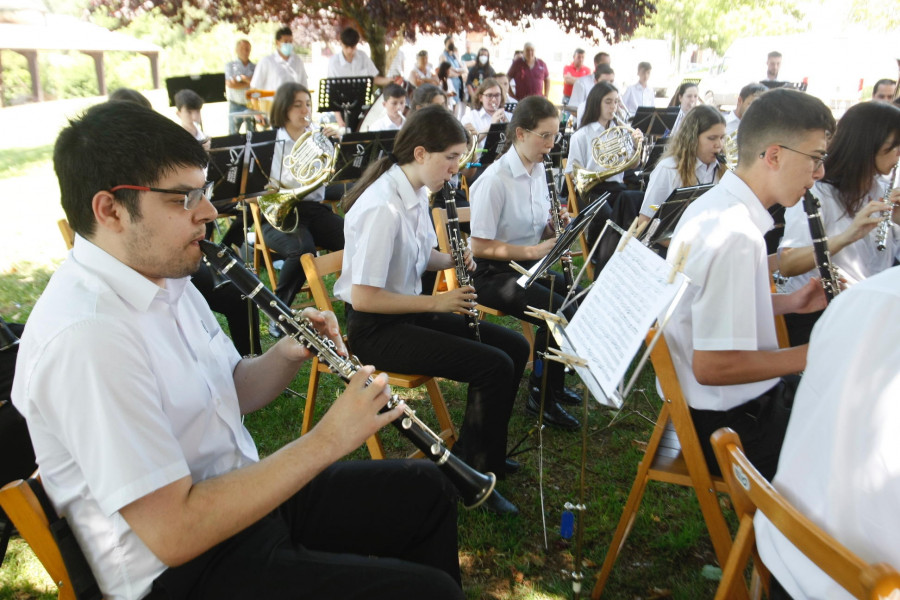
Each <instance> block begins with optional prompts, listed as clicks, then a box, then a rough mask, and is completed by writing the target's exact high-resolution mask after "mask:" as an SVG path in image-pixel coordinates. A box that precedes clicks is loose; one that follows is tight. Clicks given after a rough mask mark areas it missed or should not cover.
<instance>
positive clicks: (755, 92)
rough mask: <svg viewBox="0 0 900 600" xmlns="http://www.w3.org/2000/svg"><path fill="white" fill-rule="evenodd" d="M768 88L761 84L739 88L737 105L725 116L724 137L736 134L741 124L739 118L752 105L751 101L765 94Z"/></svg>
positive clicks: (750, 84)
mask: <svg viewBox="0 0 900 600" xmlns="http://www.w3.org/2000/svg"><path fill="white" fill-rule="evenodd" d="M767 89H768V88H767V87H766V86H764V85H763V84H761V83H749V84H747V85H745V86H744V87H742V88H741V91H740V93H739V94H738V99H737V105H736V106H735V107H734V110H733V111H731V112H730V113H728V114H727V115H725V135H732V134H734V133H736V132H737V130H738V126H739V125H740V124H741V117H743V116H744V113H745V112H747V109H748V108H750V105H751V104H753V101H754V100H756V98H757V97H759V95H760V94H762V93H763V92H765V91H766V90H767Z"/></svg>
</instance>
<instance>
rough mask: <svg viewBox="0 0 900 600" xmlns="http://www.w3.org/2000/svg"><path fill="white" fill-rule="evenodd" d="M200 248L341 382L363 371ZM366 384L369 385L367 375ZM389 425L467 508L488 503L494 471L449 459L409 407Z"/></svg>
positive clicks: (242, 273) (246, 277)
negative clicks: (447, 481)
mask: <svg viewBox="0 0 900 600" xmlns="http://www.w3.org/2000/svg"><path fill="white" fill-rule="evenodd" d="M200 250H201V251H202V252H203V254H204V255H205V257H206V260H207V261H208V262H209V264H210V265H212V266H213V267H214V268H215V269H216V270H217V271H219V272H220V273H222V275H224V276H225V277H227V278H228V279H230V280H231V281H232V283H234V285H235V286H236V287H237V289H238V290H240V292H241V293H242V294H244V295H245V296H247V297H248V298H250V299H251V300H253V302H254V303H255V304H256V305H257V306H258V307H259V309H260V310H261V311H262V312H264V313H265V314H266V315H267V316H268V317H269V318H270V319H272V320H273V321H275V322H276V323H278V326H279V327H280V328H281V330H282V331H284V333H285V334H286V335H288V336H290V337H292V338H293V339H295V340H296V341H297V342H298V343H300V344H302V345H303V346H305V347H306V348H307V349H309V350H310V352H314V353H315V354H316V355H317V356H318V357H319V360H321V361H322V362H324V363H325V364H327V365H328V366H329V367H330V368H331V370H332V371H333V372H334V373H336V374H337V375H338V376H340V378H341V379H343V380H344V381H345V382H348V381H350V378H351V377H353V375H354V374H355V373H356V372H357V371H358V370H359V369H360V367H362V365H361V364H360V362H359V359H357V358H356V357H355V356H351V357H349V358H345V357H343V356H341V355H340V354H338V352H337V350H336V348H335V345H334V342H332V341H331V340H329V339H328V338H326V337H323V336H322V335H321V334H319V332H318V331H316V329H315V327H314V326H313V324H312V323H311V322H310V320H309V319H303V318H297V316H296V315H295V313H294V311H293V310H291V308H290V307H289V306H288V305H287V304H285V303H284V302H283V301H282V300H280V299H279V298H278V297H277V296H276V295H275V294H273V293H272V291H271V290H270V289H269V288H267V287H266V286H265V284H263V282H262V281H260V280H259V278H258V277H257V276H256V275H255V274H254V273H253V272H252V271H250V270H249V269H248V268H247V267H245V266H244V265H243V264H242V263H241V262H239V261H238V260H237V259H235V257H234V256H233V255H232V254H231V253H230V252H228V250H226V249H225V247H224V246H221V245H219V244H215V243H213V242H209V241H206V240H201V241H200ZM368 382H369V383H371V382H372V378H371V377H370V378H369V380H368ZM399 403H400V399H399V398H398V397H397V396H396V395H393V396H391V399H390V400H389V401H388V403H387V405H386V406H385V407H384V408H383V409H382V410H381V412H385V411H388V410H390V409H392V408H393V407H395V406H397V405H398V404H399ZM391 424H392V425H394V427H396V428H397V429H398V430H399V431H400V433H402V434H403V435H404V436H406V437H407V438H408V439H409V440H410V441H411V442H412V443H413V445H414V446H415V447H416V448H418V449H419V450H421V451H422V452H423V453H424V454H425V456H427V457H428V458H430V459H431V460H432V461H434V462H435V464H437V466H438V467H440V469H441V471H442V472H443V473H444V475H445V476H446V477H447V478H448V479H450V481H451V482H452V483H453V485H454V486H456V489H457V490H459V493H460V496H461V498H462V501H463V504H464V505H465V506H466V508H475V507H476V506H478V505H479V504H481V503H482V502H484V501H485V500H487V499H488V497H489V496H490V495H491V493H492V492H493V491H494V484H495V483H496V481H497V477H496V476H495V475H494V474H493V473H480V472H478V471H476V470H475V469H473V468H472V467H470V466H469V465H467V464H466V463H464V462H463V461H462V460H461V459H460V458H459V457H457V456H454V455H453V454H452V453H451V452H450V451H449V450H447V448H445V447H444V445H443V443H442V441H441V438H440V436H438V435H437V434H436V433H434V432H433V431H432V430H431V429H429V427H428V426H427V425H426V424H425V423H423V422H422V420H421V419H419V418H418V417H417V416H416V413H415V411H414V410H412V409H411V408H409V407H408V406H404V408H403V416H402V417H401V418H399V419H396V420H395V421H393V422H392V423H391Z"/></svg>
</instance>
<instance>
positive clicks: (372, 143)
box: [329, 129, 397, 184]
mask: <svg viewBox="0 0 900 600" xmlns="http://www.w3.org/2000/svg"><path fill="white" fill-rule="evenodd" d="M396 137H397V131H396V130H388V129H385V130H382V131H366V132H360V133H348V134H346V135H344V137H343V138H341V144H340V146H339V147H338V148H339V150H338V157H337V160H336V161H335V164H334V173H335V174H334V177H332V179H331V181H330V182H329V184H331V183H346V182H349V181H356V180H357V179H359V178H360V177H362V174H363V171H365V169H366V167H367V166H368V165H369V163H371V162H375V161H376V160H378V159H379V158H381V157H382V156H384V155H385V154H388V153H390V152H392V151H393V150H394V139H395V138H396Z"/></svg>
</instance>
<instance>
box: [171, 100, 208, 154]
mask: <svg viewBox="0 0 900 600" xmlns="http://www.w3.org/2000/svg"><path fill="white" fill-rule="evenodd" d="M202 108H203V98H201V97H200V94H198V93H197V92H195V91H194V90H179V91H178V92H176V93H175V109H176V112H175V114H176V115H178V120H179V122H180V123H181V126H182V127H184V129H185V131H187V132H188V133H190V134H191V135H192V136H194V139H195V140H197V141H198V142H200V144H201V145H202V146H203V149H204V150H209V149H210V147H211V142H210V139H209V136H208V135H206V134H205V133H203V117H202V116H201V115H200V109H202Z"/></svg>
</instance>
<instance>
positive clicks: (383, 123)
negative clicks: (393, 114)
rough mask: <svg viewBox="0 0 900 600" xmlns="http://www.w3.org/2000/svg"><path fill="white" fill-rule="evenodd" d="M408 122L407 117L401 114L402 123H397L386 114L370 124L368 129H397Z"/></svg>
mask: <svg viewBox="0 0 900 600" xmlns="http://www.w3.org/2000/svg"><path fill="white" fill-rule="evenodd" d="M404 123H406V117H404V116H403V115H400V124H399V125H397V124H396V123H394V122H393V121H391V118H390V117H389V116H388V115H387V114H385V115H384V116H382V117H381V118H380V119H378V120H377V121H375V122H374V123H372V124H371V125H369V129H368V131H397V130H398V129H400V128H401V127H403V124H404Z"/></svg>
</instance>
